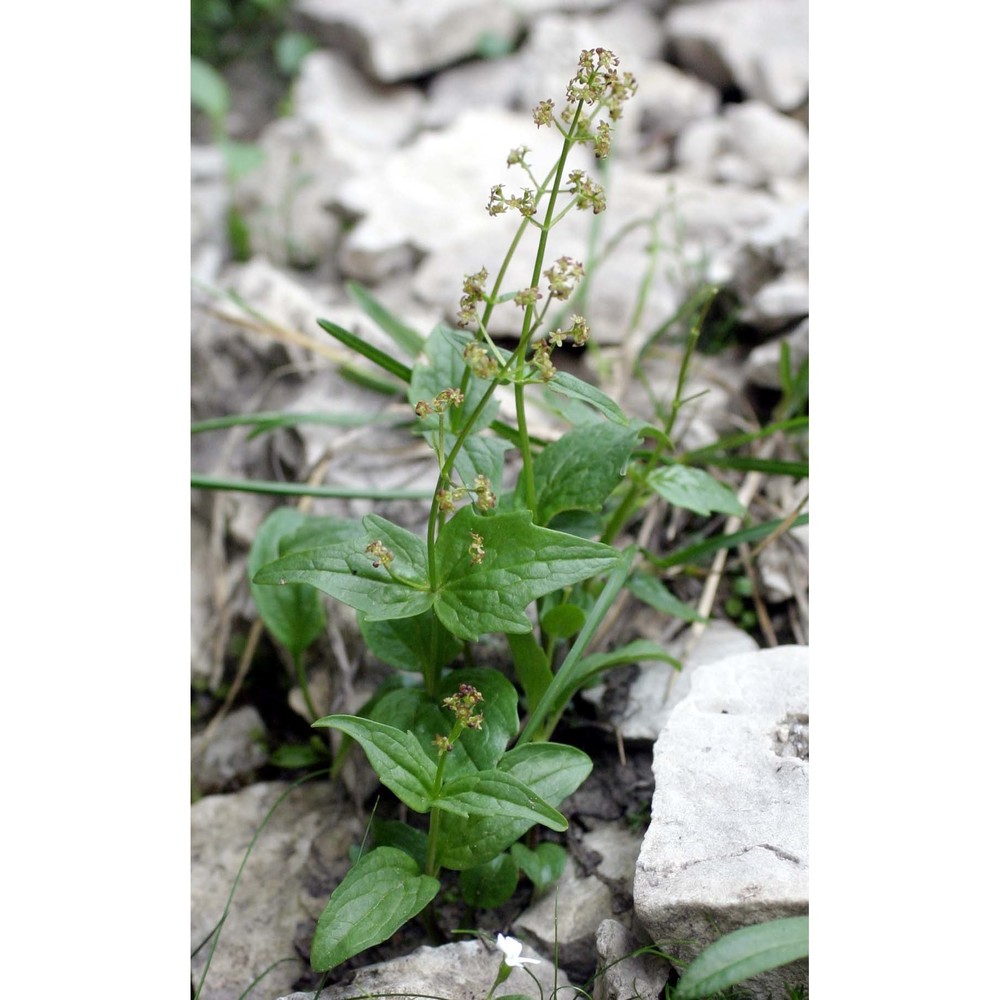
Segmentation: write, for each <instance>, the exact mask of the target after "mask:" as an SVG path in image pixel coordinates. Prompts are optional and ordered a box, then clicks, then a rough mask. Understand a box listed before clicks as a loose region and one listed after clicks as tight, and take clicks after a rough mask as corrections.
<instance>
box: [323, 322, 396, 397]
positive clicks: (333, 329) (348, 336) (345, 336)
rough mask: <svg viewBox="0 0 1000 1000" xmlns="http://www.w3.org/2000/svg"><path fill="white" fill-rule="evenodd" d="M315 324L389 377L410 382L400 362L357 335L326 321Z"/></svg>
mask: <svg viewBox="0 0 1000 1000" xmlns="http://www.w3.org/2000/svg"><path fill="white" fill-rule="evenodd" d="M316 322H317V323H319V325H320V326H321V327H322V328H323V329H324V330H326V332H327V333H329V334H330V335H331V336H332V337H336V338H337V340H339V341H340V342H341V343H342V344H344V345H345V346H347V347H349V348H351V350H352V351H357V353H358V354H360V355H361V356H362V357H364V358H367V359H368V360H369V361H373V362H374V363H375V364H377V365H378V366H379V368H383V369H385V371H387V372H388V373H389V374H390V375H395V376H396V378H398V379H401V380H402V381H404V382H409V381H410V376H411V371H410V369H409V368H408V367H407V366H406V365H404V364H403V362H402V361H397V360H396V359H395V358H391V357H389V355H388V354H386V353H385V351H381V350H379V349H378V348H377V347H375V346H374V345H373V344H369V343H368V342H367V341H365V340H362V339H361V337H359V336H358V335H357V334H354V333H351V331H350V330H345V329H344V328H343V327H342V326H337V324H336V323H331V322H330V321H329V320H326V319H318V320H316Z"/></svg>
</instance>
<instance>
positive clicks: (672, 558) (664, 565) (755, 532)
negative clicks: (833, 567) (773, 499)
mask: <svg viewBox="0 0 1000 1000" xmlns="http://www.w3.org/2000/svg"><path fill="white" fill-rule="evenodd" d="M808 523H809V515H808V514H800V515H799V516H798V517H797V518H795V520H794V521H792V523H791V524H790V525H789V526H788V527H789V528H801V527H803V526H805V525H807V524H808ZM783 524H784V521H783V520H782V519H781V518H775V519H774V520H773V521H765V522H764V523H763V524H758V525H756V526H754V527H753V528H743V529H742V530H741V531H734V532H733V533H732V534H731V535H719V536H718V537H717V538H708V539H706V540H705V541H704V542H698V543H697V544H696V545H689V546H687V547H686V548H683V549H678V550H677V551H676V552H668V553H667V554H666V555H665V556H659V557H658V556H653V555H650V554H649V553H646V558H648V559H649V561H650V562H651V563H652V564H653V565H654V566H657V567H658V568H660V569H669V568H670V567H671V566H683V565H685V564H686V563H692V562H695V560H697V559H700V558H701V557H702V556H707V555H711V553H713V552H716V551H717V550H719V549H730V548H735V547H736V546H737V545H741V544H742V543H743V542H756V541H757V540H758V539H760V538H767V536H768V535H770V534H773V533H774V532H775V531H777V530H778V529H779V528H780V527H781V526H782V525H783Z"/></svg>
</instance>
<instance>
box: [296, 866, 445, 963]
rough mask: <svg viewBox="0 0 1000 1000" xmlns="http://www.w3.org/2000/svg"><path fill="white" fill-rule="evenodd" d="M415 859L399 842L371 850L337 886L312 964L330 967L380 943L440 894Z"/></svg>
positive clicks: (437, 885)
mask: <svg viewBox="0 0 1000 1000" xmlns="http://www.w3.org/2000/svg"><path fill="white" fill-rule="evenodd" d="M439 888H440V883H439V882H438V880H437V879H435V878H431V877H430V876H429V875H422V874H421V873H420V869H419V868H418V867H417V863H416V861H414V860H413V858H411V857H410V856H409V855H408V854H405V853H404V852H403V851H400V850H397V849H396V848H394V847H378V848H376V849H375V850H374V851H372V852H371V853H370V854H366V855H365V856H364V857H363V858H362V859H361V860H360V861H359V862H358V863H357V864H356V865H355V866H354V867H353V868H352V869H351V870H350V871H349V872H348V873H347V875H346V876H345V877H344V880H343V882H341V883H340V885H338V886H337V888H336V889H334V891H333V893H332V895H331V896H330V902H329V903H327V905H326V909H325V910H324V911H323V913H322V915H321V916H320V918H319V923H318V924H317V925H316V934H315V936H314V937H313V943H312V952H311V954H310V963H311V965H312V967H313V970H314V971H315V972H325V971H326V970H327V969H332V968H333V967H334V966H335V965H339V964H340V963H341V962H344V961H346V960H347V959H349V958H351V957H352V956H354V955H357V954H358V953H359V952H362V951H364V950H365V948H371V947H373V946H374V945H377V944H381V943H382V942H383V941H385V940H387V939H388V938H389V937H391V936H392V935H393V934H394V933H395V932H396V931H397V930H398V929H399V928H400V927H402V926H403V924H405V923H406V921H407V920H409V919H410V918H411V917H415V916H416V915H417V914H418V913H419V912H420V911H421V910H422V909H423V908H424V907H425V906H426V905H427V904H428V903H429V902H430V901H431V900H432V899H433V898H434V897H435V896H436V895H437V893H438V889H439Z"/></svg>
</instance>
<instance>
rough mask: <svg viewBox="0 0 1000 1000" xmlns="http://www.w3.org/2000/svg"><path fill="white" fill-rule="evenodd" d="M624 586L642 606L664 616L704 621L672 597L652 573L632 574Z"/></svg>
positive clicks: (692, 610)
mask: <svg viewBox="0 0 1000 1000" xmlns="http://www.w3.org/2000/svg"><path fill="white" fill-rule="evenodd" d="M625 586H626V587H628V589H629V590H631V591H632V593H633V594H635V596H636V597H638V598H639V600H640V601H642V602H643V603H644V604H648V605H649V606H650V607H651V608H655V609H656V610H657V611H660V612H662V613H663V614H665V615H671V616H672V617H674V618H680V619H682V620H683V621H686V622H703V621H705V618H704V617H702V616H701V615H699V614H698V612H697V611H695V610H694V608H689V607H688V606H687V605H686V604H685V603H684V602H683V601H682V600H680V599H679V598H677V597H674V595H673V594H671V593H670V591H669V590H667V588H666V587H665V586H664V585H663V583H662V582H661V581H660V580H659V579H657V577H655V576H653V574H652V573H633V574H632V576H631V577H629V579H628V582H627V583H626V584H625Z"/></svg>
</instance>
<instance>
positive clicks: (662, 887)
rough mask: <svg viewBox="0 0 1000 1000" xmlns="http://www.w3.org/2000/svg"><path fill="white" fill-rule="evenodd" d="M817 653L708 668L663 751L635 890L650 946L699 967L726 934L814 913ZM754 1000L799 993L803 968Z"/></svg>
mask: <svg viewBox="0 0 1000 1000" xmlns="http://www.w3.org/2000/svg"><path fill="white" fill-rule="evenodd" d="M808 655H809V654H808V647H805V646H780V647H777V648H775V649H766V650H759V651H757V652H754V653H746V654H738V655H736V656H731V657H727V658H726V659H724V660H721V661H719V662H716V663H710V664H704V665H703V666H701V667H700V668H699V669H698V670H697V672H696V673H695V675H694V677H693V679H692V684H691V691H690V694H689V695H688V697H687V698H685V699H684V701H682V702H681V703H680V704H679V705H677V706H676V708H675V709H674V711H673V712H672V713H671V715H670V718H669V719H668V720H667V724H666V726H665V728H664V729H663V732H662V733H661V734H660V736H659V738H658V739H657V741H656V745H655V747H654V751H653V775H654V778H655V780H656V789H655V791H654V794H653V808H652V821H651V823H650V826H649V829H648V830H647V832H646V835H645V838H644V840H643V845H642V850H641V852H640V854H639V859H638V863H637V866H636V877H635V886H634V896H635V909H636V915H637V917H638V919H639V921H640V923H641V924H642V926H643V927H644V929H645V931H646V932H647V933H648V934H649V936H650V938H651V939H652V940H653V941H655V942H657V943H658V944H659V945H661V946H662V947H664V948H666V950H667V951H669V952H671V953H673V954H677V955H678V957H680V958H681V959H686V960H690V959H691V958H693V957H694V956H695V955H696V954H697V953H698V952H699V951H701V950H702V949H704V948H705V947H706V946H707V945H708V944H710V943H711V942H712V941H714V940H716V939H717V938H718V937H720V936H722V935H723V934H726V933H728V932H729V931H732V930H735V929H736V928H738V927H744V926H747V925H750V924H756V923H760V922H762V921H765V920H769V919H773V918H775V917H786V916H799V915H802V914H805V913H807V912H808V899H809V896H808V888H809V844H808V820H809V814H808V788H809V760H808V757H809V750H808V722H809V696H808ZM761 979H762V980H763V982H762V983H761V982H757V981H755V985H754V986H753V987H752V989H753V990H754V995H756V996H761V997H763V996H766V990H767V989H776V990H777V991H778V994H780V990H781V984H782V983H784V982H786V981H790V982H801V981H802V980H803V979H804V969H803V968H802V966H801V965H799V964H796V965H793V966H786V967H785V968H784V969H781V970H776V972H775V973H772V974H769V975H768V976H766V977H761Z"/></svg>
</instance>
